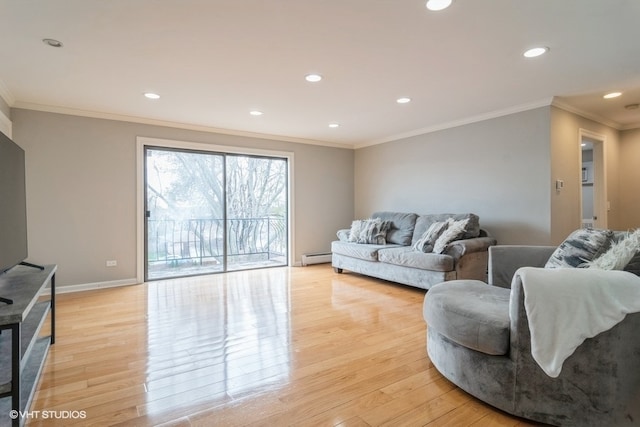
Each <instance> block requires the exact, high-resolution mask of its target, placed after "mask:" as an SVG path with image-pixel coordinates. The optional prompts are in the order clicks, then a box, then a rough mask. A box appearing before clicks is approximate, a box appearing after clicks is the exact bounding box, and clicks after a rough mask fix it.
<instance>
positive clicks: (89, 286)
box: [42, 279, 139, 295]
mask: <svg viewBox="0 0 640 427" xmlns="http://www.w3.org/2000/svg"><path fill="white" fill-rule="evenodd" d="M137 284H139V283H138V281H137V280H136V279H122V280H111V281H109V282H93V283H83V284H79V285H67V286H56V294H68V293H71V292H82V291H92V290H96V289H106V288H117V287H120V286H131V285H137ZM42 293H43V294H44V295H50V294H51V291H50V289H49V288H46V289H45V290H44V291H43V292H42Z"/></svg>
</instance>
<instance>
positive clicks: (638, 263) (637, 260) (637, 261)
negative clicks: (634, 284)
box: [624, 249, 640, 276]
mask: <svg viewBox="0 0 640 427" xmlns="http://www.w3.org/2000/svg"><path fill="white" fill-rule="evenodd" d="M624 271H628V272H629V273H633V274H635V275H636V276H640V249H639V250H638V252H636V254H635V255H634V256H633V258H631V261H629V263H628V264H627V265H625V267H624Z"/></svg>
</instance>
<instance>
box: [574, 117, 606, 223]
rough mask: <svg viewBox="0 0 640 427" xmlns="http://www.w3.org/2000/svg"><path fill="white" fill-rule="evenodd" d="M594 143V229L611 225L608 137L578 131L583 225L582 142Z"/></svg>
mask: <svg viewBox="0 0 640 427" xmlns="http://www.w3.org/2000/svg"><path fill="white" fill-rule="evenodd" d="M585 139H587V140H589V142H591V143H593V171H594V173H593V213H594V216H595V217H597V218H598V219H597V220H594V222H593V227H594V228H607V227H608V224H609V218H608V214H609V202H608V197H607V162H606V153H607V150H606V146H607V137H606V136H605V135H601V134H598V133H595V132H592V131H590V130H587V129H582V128H580V129H579V130H578V164H579V165H580V167H579V168H578V171H579V174H580V176H579V177H578V187H579V188H580V224H582V219H583V218H582V142H583V140H585Z"/></svg>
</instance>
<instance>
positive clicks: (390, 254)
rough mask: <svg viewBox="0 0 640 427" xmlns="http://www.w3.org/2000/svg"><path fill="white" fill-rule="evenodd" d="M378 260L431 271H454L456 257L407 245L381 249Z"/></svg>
mask: <svg viewBox="0 0 640 427" xmlns="http://www.w3.org/2000/svg"><path fill="white" fill-rule="evenodd" d="M378 261H380V262H383V263H386V264H395V265H402V266H405V267H413V268H419V269H421V270H429V271H452V270H453V269H454V259H453V257H452V256H451V255H445V254H434V253H424V252H419V251H415V250H413V249H412V248H410V247H406V246H400V247H395V248H384V249H380V250H379V251H378Z"/></svg>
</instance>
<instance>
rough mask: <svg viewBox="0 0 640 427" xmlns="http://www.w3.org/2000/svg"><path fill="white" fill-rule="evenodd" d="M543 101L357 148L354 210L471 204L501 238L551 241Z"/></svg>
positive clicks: (459, 208) (432, 209)
mask: <svg viewBox="0 0 640 427" xmlns="http://www.w3.org/2000/svg"><path fill="white" fill-rule="evenodd" d="M549 135H550V107H543V108H537V109H534V110H530V111H525V112H521V113H516V114H512V115H508V116H504V117H499V118H496V119H491V120H485V121H482V122H478V123H473V124H469V125H464V126H459V127H456V128H452V129H447V130H443V131H439V132H433V133H429V134H425V135H419V136H415V137H412V138H407V139H404V140H400V141H394V142H392V143H386V144H380V145H375V146H370V147H366V148H362V149H359V150H357V151H356V159H355V185H356V191H355V194H356V206H355V213H356V216H357V217H359V218H364V217H367V216H368V215H370V214H371V213H372V212H374V211H377V210H394V211H406V212H416V213H443V212H454V213H459V212H474V213H476V214H478V215H479V216H480V224H481V227H483V228H485V229H487V230H488V231H489V232H490V233H491V234H492V235H493V236H495V237H496V238H497V239H498V242H499V243H500V244H548V243H549V241H550V228H551V226H550V191H551V190H550V188H551V186H550V175H551V174H550V146H549Z"/></svg>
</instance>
